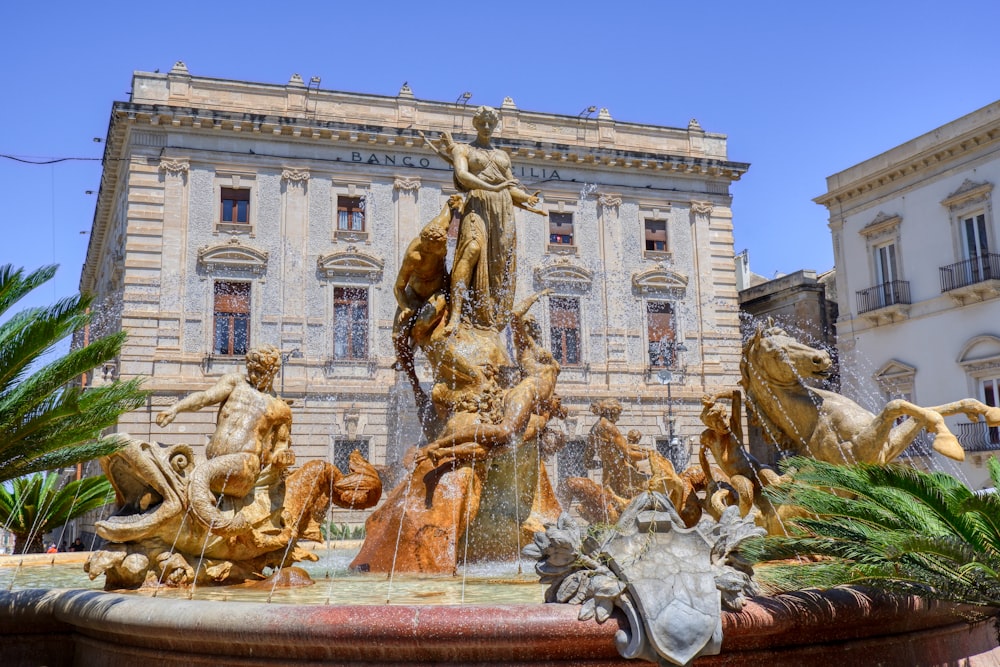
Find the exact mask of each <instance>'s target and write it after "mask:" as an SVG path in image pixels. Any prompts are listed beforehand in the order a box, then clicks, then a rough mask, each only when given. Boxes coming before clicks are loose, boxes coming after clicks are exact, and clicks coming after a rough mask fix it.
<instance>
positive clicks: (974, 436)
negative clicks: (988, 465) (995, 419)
mask: <svg viewBox="0 0 1000 667" xmlns="http://www.w3.org/2000/svg"><path fill="white" fill-rule="evenodd" d="M956 437H957V438H958V442H959V443H960V444H961V445H962V449H964V450H965V451H967V452H994V451H998V450H1000V428H998V427H996V426H987V425H986V422H964V423H961V424H959V425H958V434H957V436H956Z"/></svg>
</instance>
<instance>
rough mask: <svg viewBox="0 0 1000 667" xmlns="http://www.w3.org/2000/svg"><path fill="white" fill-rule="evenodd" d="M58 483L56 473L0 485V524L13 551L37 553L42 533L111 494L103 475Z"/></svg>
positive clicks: (107, 499) (96, 505) (105, 500)
mask: <svg viewBox="0 0 1000 667" xmlns="http://www.w3.org/2000/svg"><path fill="white" fill-rule="evenodd" d="M58 483H59V475H58V474H56V473H37V474H34V475H28V476H27V477H20V478H18V479H15V480H13V481H9V482H5V483H3V484H0V524H2V525H3V526H4V527H5V528H6V529H7V530H9V531H10V532H12V533H13V534H14V553H40V552H41V551H42V550H43V547H44V545H43V543H42V534H43V533H47V532H49V531H51V530H52V529H53V528H57V527H59V526H62V525H64V524H65V523H66V522H67V521H69V520H70V519H75V518H76V517H78V516H80V515H81V514H84V513H86V512H89V511H90V510H93V509H97V508H99V507H103V506H104V505H107V504H108V503H109V502H111V501H112V500H114V497H115V491H114V489H113V488H112V486H111V483H110V482H108V480H107V478H105V477H104V475H99V476H97V477H84V478H83V479H78V480H75V481H72V482H70V483H68V484H66V485H64V486H62V487H61V488H57V485H58Z"/></svg>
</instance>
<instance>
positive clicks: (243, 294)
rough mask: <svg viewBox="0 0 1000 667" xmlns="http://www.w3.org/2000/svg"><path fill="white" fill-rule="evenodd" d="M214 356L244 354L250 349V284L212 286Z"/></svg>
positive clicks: (219, 284) (225, 283)
mask: <svg viewBox="0 0 1000 667" xmlns="http://www.w3.org/2000/svg"><path fill="white" fill-rule="evenodd" d="M214 310H215V316H214V319H215V337H214V343H213V346H212V351H213V352H214V353H215V354H226V355H236V354H246V353H247V350H248V349H249V348H250V283H234V282H226V281H222V280H220V281H217V282H216V283H215V309H214Z"/></svg>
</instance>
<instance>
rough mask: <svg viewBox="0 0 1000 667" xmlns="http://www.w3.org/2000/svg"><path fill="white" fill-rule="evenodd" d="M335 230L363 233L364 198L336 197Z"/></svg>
mask: <svg viewBox="0 0 1000 667" xmlns="http://www.w3.org/2000/svg"><path fill="white" fill-rule="evenodd" d="M337 229H338V230H340V231H343V232H363V231H365V198H364V197H337Z"/></svg>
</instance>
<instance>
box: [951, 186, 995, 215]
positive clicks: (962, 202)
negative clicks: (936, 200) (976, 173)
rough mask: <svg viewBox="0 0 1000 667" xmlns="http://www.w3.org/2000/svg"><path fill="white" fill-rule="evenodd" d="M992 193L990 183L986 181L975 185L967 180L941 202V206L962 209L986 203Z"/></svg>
mask: <svg viewBox="0 0 1000 667" xmlns="http://www.w3.org/2000/svg"><path fill="white" fill-rule="evenodd" d="M992 192H993V184H992V183H989V182H986V181H982V182H980V183H976V182H973V181H971V180H969V179H968V178H967V179H965V180H964V181H963V182H962V184H961V185H960V186H958V189H957V190H955V191H954V192H952V193H951V194H950V195H948V196H947V197H945V198H944V199H942V200H941V205H942V206H944V207H946V208H949V209H956V208H964V207H966V206H969V205H971V204H978V203H979V202H982V201H986V199H987V198H989V196H990V193H992Z"/></svg>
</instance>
